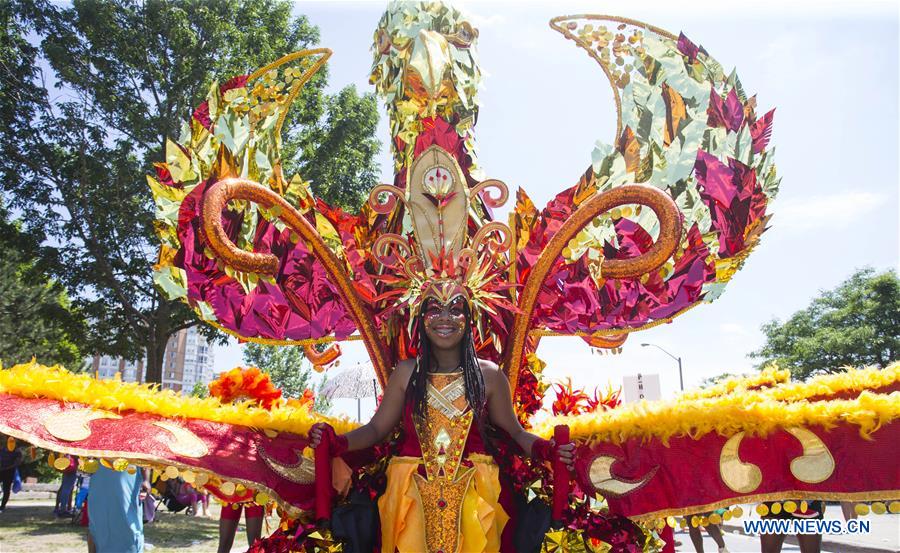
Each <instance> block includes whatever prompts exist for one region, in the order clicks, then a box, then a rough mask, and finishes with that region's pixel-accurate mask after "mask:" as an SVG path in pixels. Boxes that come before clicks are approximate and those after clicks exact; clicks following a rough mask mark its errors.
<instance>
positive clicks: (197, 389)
mask: <svg viewBox="0 0 900 553" xmlns="http://www.w3.org/2000/svg"><path fill="white" fill-rule="evenodd" d="M191 395H192V396H194V397H199V398H206V397H209V387H208V386H207V385H206V384H204V383H203V382H195V383H194V387H193V388H192V389H191Z"/></svg>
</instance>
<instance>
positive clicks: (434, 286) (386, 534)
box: [310, 281, 574, 552]
mask: <svg viewBox="0 0 900 553" xmlns="http://www.w3.org/2000/svg"><path fill="white" fill-rule="evenodd" d="M422 298H423V299H422V303H421V308H420V309H419V312H418V315H417V316H416V325H417V330H418V337H419V344H420V348H419V354H418V356H417V358H416V359H408V360H404V361H401V362H400V363H398V365H397V367H396V368H395V370H394V371H393V373H392V374H391V377H390V379H389V381H388V384H387V386H386V389H385V391H384V398H383V399H382V401H381V404H380V405H379V407H378V410H377V411H376V412H375V415H374V416H373V417H372V419H371V420H370V421H369V422H368V423H367V424H365V425H364V426H362V427H360V428H357V429H356V430H353V431H352V432H349V433H347V434H345V435H342V436H334V431H333V430H332V429H331V427H330V426H328V425H326V424H318V425H315V426H314V427H313V428H312V429H311V430H310V439H311V445H312V447H316V446H317V445H318V444H319V442H320V441H321V439H322V437H323V435H326V434H327V435H329V436H331V437H333V443H334V445H333V446H332V447H333V448H334V450H335V455H340V454H341V453H343V452H345V451H353V450H358V449H365V448H368V447H371V446H373V445H375V444H377V443H379V442H381V441H383V440H385V439H386V438H387V437H388V436H389V435H390V434H391V432H392V431H393V430H394V429H395V428H396V427H397V425H398V424H402V426H401V428H402V430H403V433H402V437H401V439H400V443H399V445H398V448H397V450H396V453H395V455H394V457H393V458H392V459H391V461H390V463H389V465H388V469H387V480H388V484H387V489H386V490H385V493H384V494H383V495H382V496H381V498H380V499H379V501H378V509H379V514H380V517H381V539H382V551H386V552H387V551H400V552H404V551H459V550H462V551H498V550H499V549H500V537H501V533H502V532H503V527H504V526H505V524H506V521H507V520H508V518H509V517H508V515H507V513H506V512H505V511H504V509H503V507H502V506H501V505H500V502H499V500H500V485H499V470H498V468H497V465H496V463H495V462H494V459H493V458H492V457H491V456H490V455H489V454H490V452H492V451H493V450H494V447H493V444H492V443H491V439H490V438H489V434H488V429H489V427H494V428H498V429H501V430H503V431H505V432H506V433H507V434H508V435H509V437H510V438H511V439H512V440H513V441H514V442H515V444H516V445H517V446H518V447H519V448H520V449H521V450H522V451H525V452H529V453H530V455H531V457H532V458H534V459H538V460H542V461H549V460H552V459H553V458H554V457H555V456H557V455H558V457H559V458H560V459H561V460H562V461H563V462H565V463H566V465H568V466H569V467H570V468H571V466H572V462H573V451H574V446H573V445H571V444H565V445H561V446H558V447H557V446H556V445H555V444H554V443H553V442H552V441H548V440H543V439H541V438H539V437H538V436H535V435H534V434H531V433H529V432H526V431H525V430H524V429H523V428H522V426H521V425H520V424H519V421H518V419H517V418H516V414H515V412H514V411H513V406H512V398H511V396H510V390H509V382H508V381H507V379H506V376H505V375H504V374H503V373H502V372H501V371H500V370H499V369H498V367H497V365H495V364H494V363H492V362H490V361H485V360H482V359H478V358H477V357H476V356H475V347H474V341H473V335H472V326H471V306H470V305H469V301H468V294H467V292H466V290H465V289H464V288H463V287H461V286H460V285H459V284H457V283H455V282H453V281H436V282H435V281H432V282H431V283H429V284H428V285H427V286H426V290H424V291H423V294H422ZM460 546H461V547H460Z"/></svg>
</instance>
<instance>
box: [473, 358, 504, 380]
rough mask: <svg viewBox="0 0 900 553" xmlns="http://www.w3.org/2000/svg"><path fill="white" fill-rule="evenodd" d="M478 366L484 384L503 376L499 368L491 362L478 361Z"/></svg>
mask: <svg viewBox="0 0 900 553" xmlns="http://www.w3.org/2000/svg"><path fill="white" fill-rule="evenodd" d="M478 366H479V367H481V374H482V375H483V376H484V381H485V382H486V383H487V382H494V381H496V380H497V379H498V378H500V377H501V376H502V375H503V373H502V372H500V367H498V366H497V363H494V362H493V361H489V360H487V359H479V360H478Z"/></svg>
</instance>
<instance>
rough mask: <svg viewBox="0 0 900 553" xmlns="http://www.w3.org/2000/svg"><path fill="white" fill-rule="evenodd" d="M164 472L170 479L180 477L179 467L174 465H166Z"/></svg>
mask: <svg viewBox="0 0 900 553" xmlns="http://www.w3.org/2000/svg"><path fill="white" fill-rule="evenodd" d="M163 474H165V475H166V478H168V479H170V480H173V479H175V478H178V467H173V466H172V465H169V466H167V467H166V470H164V471H163Z"/></svg>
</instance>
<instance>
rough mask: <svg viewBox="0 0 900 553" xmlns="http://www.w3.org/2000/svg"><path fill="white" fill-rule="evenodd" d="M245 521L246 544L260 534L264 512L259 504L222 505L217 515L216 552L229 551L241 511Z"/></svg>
mask: <svg viewBox="0 0 900 553" xmlns="http://www.w3.org/2000/svg"><path fill="white" fill-rule="evenodd" d="M242 510H243V511H244V517H245V520H246V523H247V545H248V546H251V545H253V542H255V541H256V540H258V539H259V538H260V536H262V520H263V514H264V513H265V510H264V508H263V507H262V506H261V505H240V504H238V503H226V504H225V505H222V514H221V515H220V516H219V549H218V553H229V551H231V546H232V545H234V535H235V533H236V532H237V527H238V524H239V523H240V521H241V511H242Z"/></svg>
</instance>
